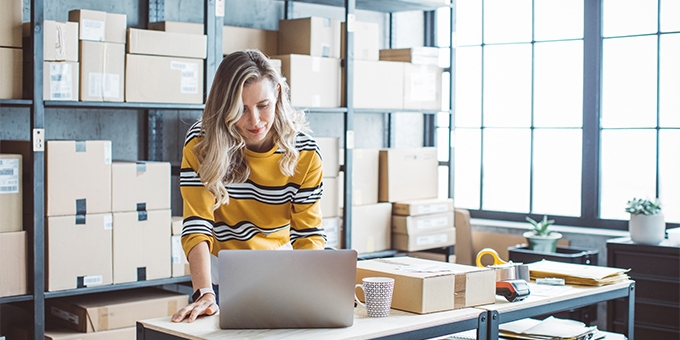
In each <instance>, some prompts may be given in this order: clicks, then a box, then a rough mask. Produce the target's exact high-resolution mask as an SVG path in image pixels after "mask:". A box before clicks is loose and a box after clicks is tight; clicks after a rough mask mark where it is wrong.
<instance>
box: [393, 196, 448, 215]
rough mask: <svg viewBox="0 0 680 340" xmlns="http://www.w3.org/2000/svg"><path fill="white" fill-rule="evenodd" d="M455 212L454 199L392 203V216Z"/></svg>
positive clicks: (429, 199)
mask: <svg viewBox="0 0 680 340" xmlns="http://www.w3.org/2000/svg"><path fill="white" fill-rule="evenodd" d="M447 211H453V198H428V199H423V200H412V201H399V202H394V203H392V215H401V216H418V215H428V214H436V213H443V212H447Z"/></svg>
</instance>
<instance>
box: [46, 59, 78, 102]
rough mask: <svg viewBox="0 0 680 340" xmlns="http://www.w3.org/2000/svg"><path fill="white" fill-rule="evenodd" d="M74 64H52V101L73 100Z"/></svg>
mask: <svg viewBox="0 0 680 340" xmlns="http://www.w3.org/2000/svg"><path fill="white" fill-rule="evenodd" d="M72 67H73V64H68V63H51V64H50V71H49V72H50V99H51V100H73V99H74V98H73V72H72Z"/></svg>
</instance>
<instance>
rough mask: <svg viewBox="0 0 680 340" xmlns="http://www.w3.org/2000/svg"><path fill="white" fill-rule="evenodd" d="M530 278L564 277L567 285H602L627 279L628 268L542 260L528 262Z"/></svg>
mask: <svg viewBox="0 0 680 340" xmlns="http://www.w3.org/2000/svg"><path fill="white" fill-rule="evenodd" d="M528 266H529V275H530V276H531V279H532V280H535V279H537V278H544V277H557V278H562V279H564V282H565V283H566V284H568V285H585V286H603V285H608V284H612V283H618V282H623V281H626V280H628V275H627V274H626V273H627V272H628V271H629V270H630V269H621V268H612V267H600V266H589V265H585V264H576V263H567V262H556V261H547V260H542V261H538V262H534V263H529V264H528Z"/></svg>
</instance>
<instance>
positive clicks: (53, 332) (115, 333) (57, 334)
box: [0, 327, 137, 340]
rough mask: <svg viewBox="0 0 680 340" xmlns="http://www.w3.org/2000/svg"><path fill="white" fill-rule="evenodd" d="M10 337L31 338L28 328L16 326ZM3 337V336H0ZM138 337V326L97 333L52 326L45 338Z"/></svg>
mask: <svg viewBox="0 0 680 340" xmlns="http://www.w3.org/2000/svg"><path fill="white" fill-rule="evenodd" d="M11 331H12V333H10V335H11V336H12V337H11V338H10V339H13V340H14V339H16V340H29V339H30V337H29V332H28V330H26V329H20V328H14V329H12V330H11ZM0 339H2V338H0ZM135 339H137V327H127V328H120V329H112V330H109V331H101V332H96V333H81V332H76V331H73V330H70V329H67V328H50V329H46V330H45V340H135Z"/></svg>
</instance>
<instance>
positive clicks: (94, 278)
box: [83, 275, 104, 287]
mask: <svg viewBox="0 0 680 340" xmlns="http://www.w3.org/2000/svg"><path fill="white" fill-rule="evenodd" d="M103 282H104V278H103V277H102V276H101V275H90V276H85V277H84V278H83V285H84V286H85V287H89V286H90V285H100V284H102V283H103Z"/></svg>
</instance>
